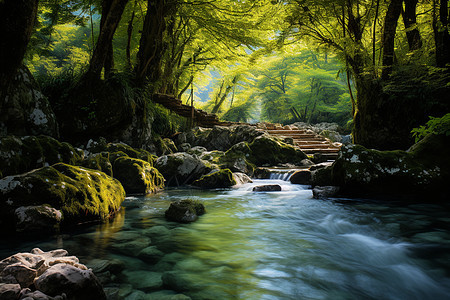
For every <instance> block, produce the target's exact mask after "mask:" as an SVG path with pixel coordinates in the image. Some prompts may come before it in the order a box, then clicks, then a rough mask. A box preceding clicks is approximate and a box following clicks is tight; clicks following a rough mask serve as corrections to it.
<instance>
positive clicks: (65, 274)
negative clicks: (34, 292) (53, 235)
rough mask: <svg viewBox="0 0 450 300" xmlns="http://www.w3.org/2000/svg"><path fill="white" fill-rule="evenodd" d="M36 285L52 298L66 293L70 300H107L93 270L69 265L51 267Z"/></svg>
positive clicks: (38, 279)
mask: <svg viewBox="0 0 450 300" xmlns="http://www.w3.org/2000/svg"><path fill="white" fill-rule="evenodd" d="M34 285H35V286H36V288H37V289H38V290H40V291H41V292H43V293H45V294H47V295H50V296H57V295H60V294H61V293H65V294H66V296H67V299H68V300H70V299H74V300H75V299H82V298H86V299H106V295H105V293H104V291H103V288H102V286H101V284H100V282H99V281H98V279H97V278H96V277H95V275H94V273H93V272H92V271H91V270H81V269H78V268H76V267H74V266H72V265H67V264H56V265H53V266H51V267H50V268H48V269H47V270H46V271H45V272H44V273H43V274H42V275H41V276H39V277H38V278H37V279H36V280H35V281H34Z"/></svg>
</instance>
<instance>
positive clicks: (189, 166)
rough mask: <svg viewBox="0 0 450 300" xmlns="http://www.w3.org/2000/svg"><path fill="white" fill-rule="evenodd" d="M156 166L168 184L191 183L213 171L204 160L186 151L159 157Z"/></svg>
mask: <svg viewBox="0 0 450 300" xmlns="http://www.w3.org/2000/svg"><path fill="white" fill-rule="evenodd" d="M155 167H156V168H157V169H158V170H159V172H161V174H163V176H164V178H165V179H166V184H167V185H168V186H178V185H183V184H190V183H192V182H193V181H195V180H196V179H199V178H200V177H201V176H202V175H204V174H207V173H208V172H209V171H211V170H210V169H209V168H208V167H207V165H206V164H205V162H204V161H203V160H201V159H200V158H198V157H197V156H193V155H190V154H187V153H184V152H179V153H174V154H170V155H164V156H161V157H159V158H158V159H157V160H156V162H155Z"/></svg>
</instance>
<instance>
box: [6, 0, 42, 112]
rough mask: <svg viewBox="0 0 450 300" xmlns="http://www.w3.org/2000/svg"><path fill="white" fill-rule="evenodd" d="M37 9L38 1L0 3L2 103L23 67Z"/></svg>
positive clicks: (17, 0) (23, 0) (24, 0)
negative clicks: (12, 81) (13, 80)
mask: <svg viewBox="0 0 450 300" xmlns="http://www.w3.org/2000/svg"><path fill="white" fill-rule="evenodd" d="M37 8H38V0H4V1H0V32H1V33H2V37H1V39H0V101H3V97H4V95H6V90H7V88H8V86H9V84H10V83H11V80H12V79H13V78H14V76H15V75H16V73H17V70H18V69H19V68H20V66H21V65H22V60H23V57H24V55H25V52H26V49H27V45H28V42H29V41H30V37H31V33H32V32H33V27H34V23H35V20H36V14H37ZM0 105H1V102H0Z"/></svg>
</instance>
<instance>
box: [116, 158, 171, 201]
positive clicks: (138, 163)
mask: <svg viewBox="0 0 450 300" xmlns="http://www.w3.org/2000/svg"><path fill="white" fill-rule="evenodd" d="M114 177H115V178H116V179H118V180H119V181H120V182H121V183H122V185H123V187H124V189H125V191H126V193H127V194H150V193H153V192H156V191H158V190H161V189H163V188H164V177H163V176H162V175H161V173H159V171H158V170H157V169H155V168H153V167H152V166H151V165H150V164H149V163H148V162H146V161H143V160H141V159H137V158H131V157H126V156H122V157H119V158H117V159H116V160H115V162H114Z"/></svg>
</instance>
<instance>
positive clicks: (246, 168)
mask: <svg viewBox="0 0 450 300" xmlns="http://www.w3.org/2000/svg"><path fill="white" fill-rule="evenodd" d="M250 153H251V150H250V147H249V146H248V143H247V142H240V143H237V144H235V145H234V146H232V147H231V148H230V149H228V150H227V151H226V152H225V153H224V155H222V156H220V157H218V159H217V161H214V162H215V163H217V164H218V165H219V166H220V167H221V168H222V169H230V170H231V171H233V172H240V173H245V174H247V175H249V176H253V173H254V170H255V166H254V165H253V164H252V163H251V162H250V161H249V160H248V158H249V156H250Z"/></svg>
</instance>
